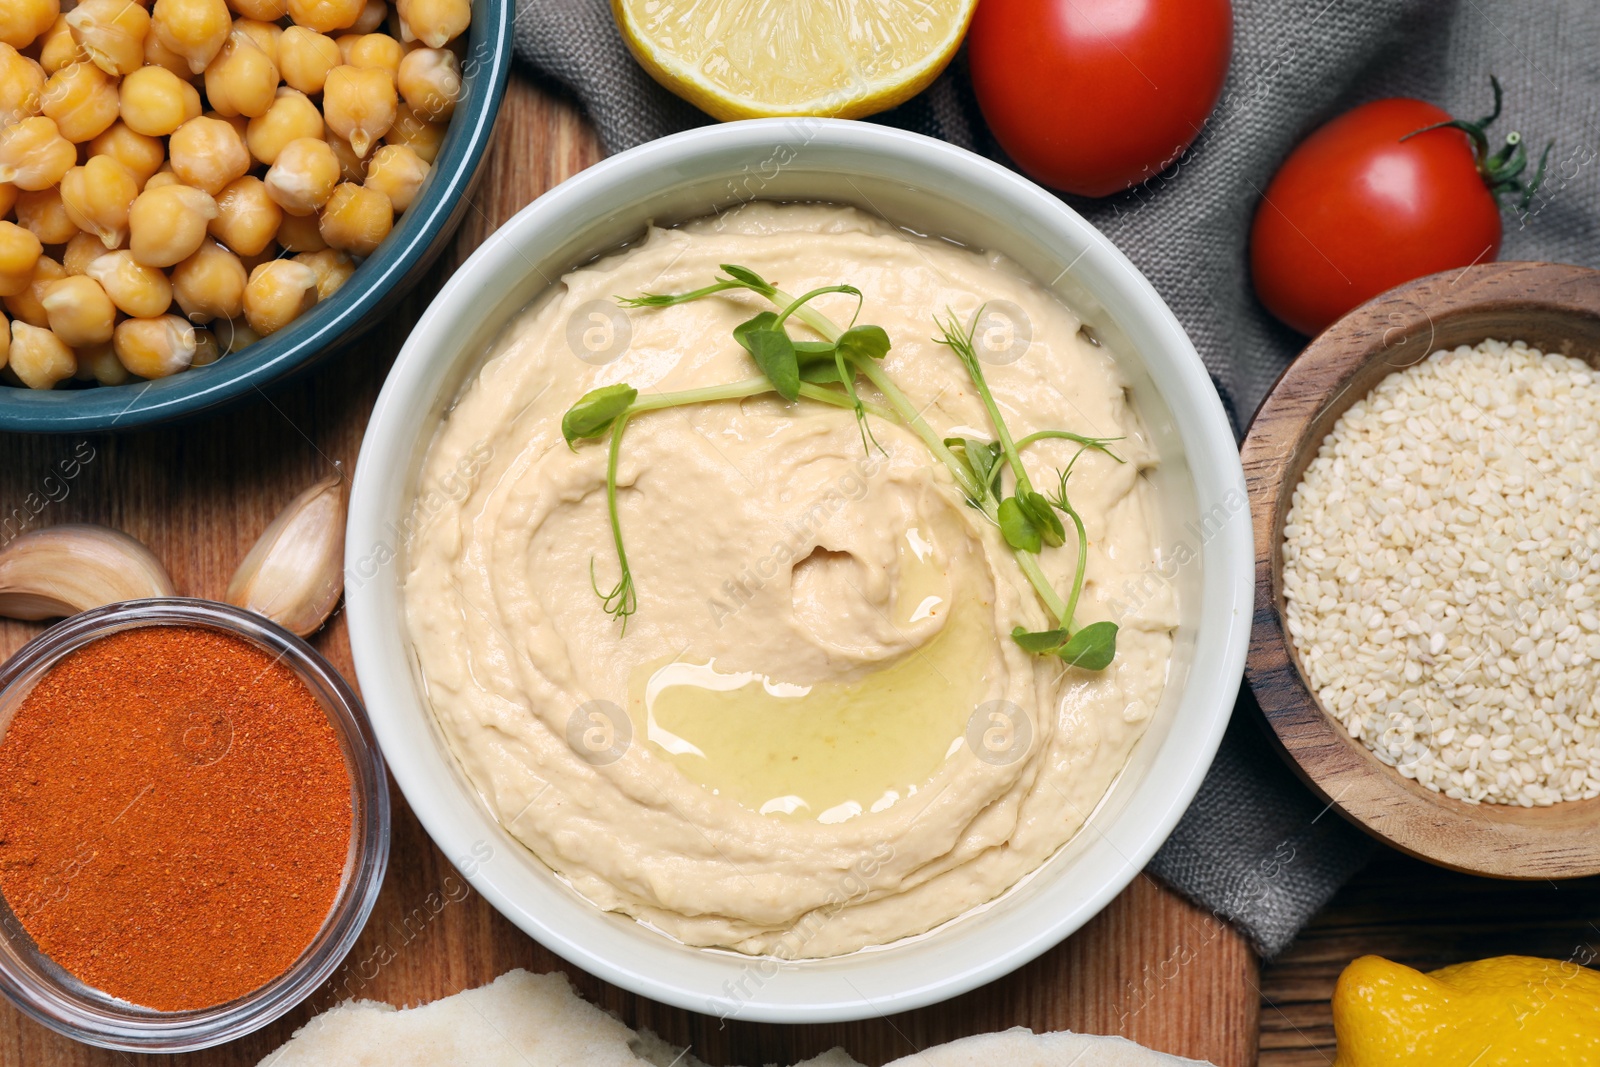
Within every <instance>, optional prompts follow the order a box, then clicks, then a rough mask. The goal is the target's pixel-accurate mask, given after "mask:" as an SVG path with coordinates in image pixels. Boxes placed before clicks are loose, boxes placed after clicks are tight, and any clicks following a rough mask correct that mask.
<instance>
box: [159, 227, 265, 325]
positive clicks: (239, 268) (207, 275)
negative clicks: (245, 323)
mask: <svg viewBox="0 0 1600 1067" xmlns="http://www.w3.org/2000/svg"><path fill="white" fill-rule="evenodd" d="M248 280H249V279H248V278H247V277H246V275H245V270H244V265H243V264H241V263H240V262H239V257H238V256H236V255H234V254H233V253H232V252H230V251H228V250H227V249H226V248H223V247H222V246H221V245H219V244H217V242H215V241H206V242H205V243H204V244H202V245H201V246H200V247H199V249H197V250H196V251H195V254H194V255H192V256H190V257H189V258H188V259H186V260H184V261H183V262H182V263H179V264H178V265H177V266H176V267H175V268H173V271H172V295H173V297H174V298H175V299H176V300H177V301H178V306H179V307H180V308H182V309H183V313H184V315H185V316H187V317H188V319H189V321H190V322H193V323H197V324H198V323H203V322H210V321H211V320H212V319H231V318H235V317H237V316H238V315H240V314H241V313H243V311H244V286H245V282H246V281H248Z"/></svg>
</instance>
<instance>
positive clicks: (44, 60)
mask: <svg viewBox="0 0 1600 1067" xmlns="http://www.w3.org/2000/svg"><path fill="white" fill-rule="evenodd" d="M140 10H143V9H142V8H141V9H140ZM34 47H35V48H37V49H38V50H39V66H40V67H42V68H44V72H45V73H46V74H54V73H55V72H56V71H58V70H60V69H61V68H62V67H65V66H70V65H71V64H73V63H78V62H87V61H88V59H89V53H87V52H85V51H84V50H83V48H82V47H81V46H80V45H79V44H78V42H77V41H76V40H74V39H73V36H72V26H71V24H69V23H68V22H67V16H66V15H61V16H59V17H58V18H57V19H56V21H55V25H53V26H51V27H50V28H49V29H48V30H45V31H44V35H43V36H41V37H40V38H39V39H38V40H37V41H35V42H34ZM141 58H143V57H142V56H141Z"/></svg>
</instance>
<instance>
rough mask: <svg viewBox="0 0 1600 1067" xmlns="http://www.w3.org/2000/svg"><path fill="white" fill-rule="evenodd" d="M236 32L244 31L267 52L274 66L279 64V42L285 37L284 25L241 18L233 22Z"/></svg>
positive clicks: (258, 46)
mask: <svg viewBox="0 0 1600 1067" xmlns="http://www.w3.org/2000/svg"><path fill="white" fill-rule="evenodd" d="M233 30H234V32H235V33H242V34H244V35H245V36H246V37H248V38H250V39H251V40H252V41H254V42H255V43H256V47H257V48H259V49H261V50H262V51H263V52H265V53H266V54H267V58H268V59H270V60H272V65H273V67H277V65H278V42H279V41H281V40H282V39H283V27H282V26H279V25H276V24H274V23H271V22H261V21H258V20H256V19H240V20H239V21H237V22H235V23H234V24H233Z"/></svg>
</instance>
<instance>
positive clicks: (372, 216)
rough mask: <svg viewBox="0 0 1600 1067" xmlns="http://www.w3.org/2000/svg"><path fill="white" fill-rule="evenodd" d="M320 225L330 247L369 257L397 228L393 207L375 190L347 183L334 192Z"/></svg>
mask: <svg viewBox="0 0 1600 1067" xmlns="http://www.w3.org/2000/svg"><path fill="white" fill-rule="evenodd" d="M319 225H320V228H321V230H322V239H323V240H324V241H326V242H328V246H329V247H330V248H339V249H343V250H344V251H346V252H349V253H351V254H352V255H357V256H370V255H372V253H373V252H374V251H376V250H377V247H378V245H379V244H381V243H382V242H383V239H384V238H385V237H387V236H389V230H390V229H391V228H392V227H393V226H394V205H392V204H390V203H389V198H388V197H387V196H384V195H383V194H382V193H380V192H379V191H378V190H376V189H369V188H367V187H366V186H362V185H351V184H350V183H348V182H346V183H345V184H344V185H341V186H339V188H337V189H335V190H334V191H333V196H331V197H330V198H329V199H328V205H327V207H325V208H323V209H322V217H321V219H320V222H319Z"/></svg>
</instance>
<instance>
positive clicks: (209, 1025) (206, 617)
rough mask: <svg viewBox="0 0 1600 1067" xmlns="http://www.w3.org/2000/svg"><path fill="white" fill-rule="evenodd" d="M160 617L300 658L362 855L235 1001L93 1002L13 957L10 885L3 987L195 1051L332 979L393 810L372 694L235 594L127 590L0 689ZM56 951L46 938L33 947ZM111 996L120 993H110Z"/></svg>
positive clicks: (384, 857)
mask: <svg viewBox="0 0 1600 1067" xmlns="http://www.w3.org/2000/svg"><path fill="white" fill-rule="evenodd" d="M150 626H197V627H202V628H205V629H210V630H216V631H220V632H223V633H228V634H231V635H233V636H234V637H237V638H239V639H240V640H243V641H245V642H247V643H249V644H250V645H252V646H254V647H256V648H259V649H261V650H263V651H265V652H268V653H271V654H275V655H276V656H277V657H278V659H279V660H280V661H283V662H288V663H289V664H290V665H291V667H290V669H291V670H294V671H295V673H296V674H297V675H300V676H301V678H302V680H303V681H305V682H306V684H307V687H308V688H310V689H311V691H312V693H313V695H314V696H315V697H316V699H317V703H318V704H319V705H321V706H322V708H323V710H324V712H325V713H326V714H327V716H328V720H329V724H330V725H331V726H332V727H333V729H334V732H335V734H336V735H337V738H338V743H339V748H340V751H341V753H342V754H343V755H344V757H345V761H346V765H347V766H348V767H349V769H350V789H351V809H352V810H351V835H350V856H349V859H348V860H347V863H346V868H345V876H344V878H343V880H342V882H341V884H340V886H339V891H338V895H337V896H336V897H335V898H334V901H333V904H332V906H331V907H330V908H329V911H328V917H327V918H326V919H325V920H324V921H323V925H322V927H321V929H320V930H319V931H318V932H317V935H316V936H315V937H314V938H313V940H312V941H311V942H310V943H309V944H308V945H307V946H306V947H305V949H304V950H303V951H302V952H301V954H300V956H299V957H298V958H297V959H296V961H295V962H294V964H293V965H292V966H291V967H290V968H289V969H288V970H286V971H284V972H283V973H282V974H280V975H278V976H277V977H276V978H273V979H272V980H271V981H269V982H268V983H266V984H265V985H263V986H261V987H260V988H258V989H255V990H252V991H251V992H249V993H246V994H244V995H243V996H241V997H239V998H237V999H235V1000H231V1001H228V1002H226V1003H223V1004H216V1005H212V1006H210V1007H206V1008H196V1009H190V1010H184V1011H175V1012H158V1011H155V1010H153V1009H147V1008H139V1007H131V1010H124V1009H121V1008H120V1007H118V1006H117V1004H118V1003H120V1002H112V1003H99V1004H97V1005H96V1006H95V1007H94V1008H92V1009H91V1008H89V1007H86V1006H85V1005H83V1004H82V1003H81V1002H80V1000H79V998H78V997H76V996H75V995H73V994H71V993H69V992H66V991H63V989H62V987H61V984H60V983H59V982H57V981H54V980H49V981H44V980H41V979H40V978H39V977H38V976H37V975H36V974H35V973H34V971H33V969H32V968H27V969H24V968H22V967H20V966H19V965H18V964H17V963H16V962H15V961H14V960H13V959H12V956H11V954H12V952H14V951H16V950H15V949H13V948H12V947H11V943H12V941H13V940H16V939H26V941H27V942H28V943H29V944H31V942H32V939H31V937H29V936H28V935H27V934H26V931H25V929H24V930H17V929H12V925H13V924H16V923H18V920H16V919H15V917H14V916H13V915H12V913H11V911H10V909H9V907H4V906H3V900H4V898H3V897H0V941H3V942H4V944H3V945H0V993H3V994H4V995H5V996H6V997H7V998H8V999H9V1000H10V1001H11V1002H12V1003H13V1004H15V1005H16V1006H17V1008H18V1009H20V1010H21V1011H22V1012H23V1014H25V1015H27V1016H28V1017H29V1018H31V1019H33V1020H34V1021H35V1022H38V1023H40V1024H42V1025H44V1026H46V1027H48V1028H49V1029H51V1030H54V1031H55V1032H56V1033H59V1034H63V1035H65V1036H67V1037H70V1038H72V1039H74V1040H76V1041H81V1042H83V1043H85V1044H89V1045H94V1046H97V1047H99V1048H108V1049H116V1050H119V1051H123V1052H161V1053H176V1052H193V1051H196V1050H199V1049H204V1048H211V1047H213V1046H215V1045H220V1044H224V1043H226V1042H229V1041H233V1040H236V1039H238V1038H240V1037H243V1036H245V1035H246V1034H250V1033H253V1032H254V1031H256V1030H259V1029H260V1028H262V1027H263V1026H266V1025H267V1024H269V1023H271V1022H273V1021H274V1020H276V1019H278V1018H281V1017H282V1016H283V1015H285V1014H287V1013H288V1012H290V1011H292V1010H293V1009H294V1008H295V1007H297V1006H298V1005H299V1004H300V1003H301V1002H302V1001H304V1000H305V999H306V998H308V997H310V996H311V995H312V994H313V993H315V992H316V991H317V989H318V988H319V987H320V986H321V985H322V984H323V982H325V981H326V980H327V979H328V978H329V977H330V976H331V975H332V974H333V973H334V972H335V971H337V970H338V968H339V966H340V965H341V964H342V963H343V962H344V959H345V957H346V956H347V955H348V954H349V952H350V950H351V949H352V948H353V947H354V946H355V943H356V939H357V938H358V937H360V935H361V931H362V930H363V929H364V928H365V926H366V923H367V918H368V917H369V916H370V915H371V913H372V909H373V906H374V905H375V904H376V903H377V900H378V893H379V891H380V890H381V889H382V888H383V881H384V874H385V872H386V871H387V869H388V863H389V845H390V824H391V814H392V813H391V811H390V806H389V784H388V776H387V774H386V771H385V764H384V760H383V753H382V750H381V749H380V747H379V746H378V743H377V739H376V737H375V736H374V735H373V732H372V726H371V722H370V720H369V719H368V717H367V715H366V711H365V709H364V708H363V707H362V704H361V699H360V697H358V696H357V695H356V693H355V691H354V690H353V689H352V688H351V687H350V684H349V683H348V682H346V681H345V680H344V677H343V676H342V675H340V673H339V672H338V670H336V669H335V668H334V667H333V665H332V664H331V663H329V662H328V661H327V660H326V659H325V658H324V657H323V656H322V654H321V653H319V652H318V651H317V650H316V649H314V648H312V647H311V646H310V645H309V644H307V643H306V642H305V641H303V640H301V639H300V638H299V637H297V636H295V635H294V634H292V633H290V632H289V631H288V630H285V629H284V628H283V627H281V626H279V625H278V624H277V623H274V622H272V621H271V620H270V619H267V618H265V617H264V616H261V615H258V614H257V613H255V612H253V611H248V610H246V609H244V608H238V607H235V606H233V605H232V604H224V603H221V602H218V601H212V600H203V599H199V598H195V597H149V598H146V599H141V600H126V601H121V602H119V603H115V604H107V605H105V606H103V607H99V608H93V609H90V610H88V611H84V612H80V613H78V614H76V615H73V616H70V617H68V618H66V619H64V620H62V621H61V622H58V623H56V624H55V625H54V626H52V627H50V628H49V629H47V630H45V631H44V632H43V633H40V634H38V635H37V636H35V637H34V638H32V639H31V640H30V641H28V643H27V644H25V645H23V646H22V648H21V649H19V650H18V651H17V652H16V653H15V654H13V655H12V656H11V657H10V658H9V659H8V660H7V661H6V662H5V664H4V665H3V666H0V694H4V692H5V691H6V690H7V689H9V688H10V687H11V686H12V685H14V684H17V683H19V682H27V681H29V680H34V681H35V682H36V680H37V678H39V677H42V676H43V672H48V671H49V670H50V669H51V667H53V666H54V665H55V664H56V663H58V662H59V661H60V660H61V658H62V657H64V656H66V655H67V654H69V653H71V652H73V651H75V650H77V649H80V648H83V647H84V646H86V645H88V644H90V643H92V642H94V641H96V640H99V639H100V638H102V637H106V636H109V635H110V634H113V633H118V632H122V631H125V630H132V629H139V628H143V627H150ZM26 951H27V954H28V955H38V956H40V957H43V958H44V959H46V960H48V956H46V955H45V954H44V953H43V952H42V951H41V950H39V949H37V947H34V948H32V949H31V950H26ZM108 999H109V998H108Z"/></svg>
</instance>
